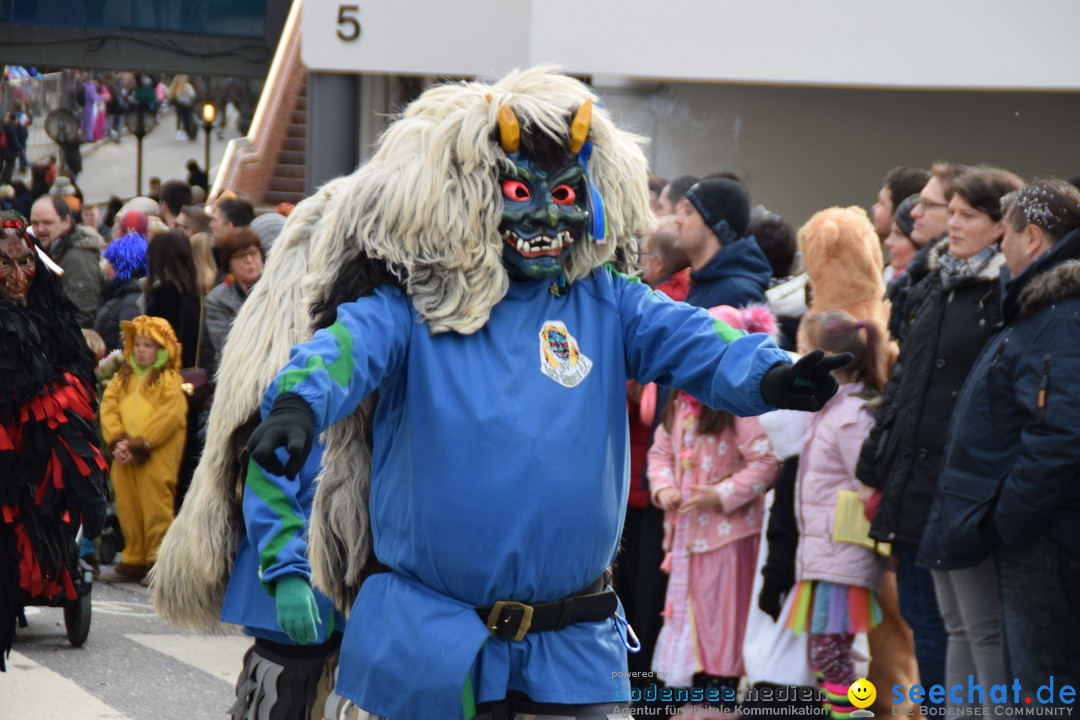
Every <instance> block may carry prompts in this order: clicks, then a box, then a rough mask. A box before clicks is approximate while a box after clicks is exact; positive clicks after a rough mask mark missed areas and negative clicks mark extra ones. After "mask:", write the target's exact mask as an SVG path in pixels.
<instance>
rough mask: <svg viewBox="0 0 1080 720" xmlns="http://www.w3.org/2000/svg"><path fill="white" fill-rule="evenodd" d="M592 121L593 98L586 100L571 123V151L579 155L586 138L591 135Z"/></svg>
mask: <svg viewBox="0 0 1080 720" xmlns="http://www.w3.org/2000/svg"><path fill="white" fill-rule="evenodd" d="M591 122H592V100H591V99H589V100H586V101H585V102H584V103H583V104H582V106H581V107H580V108H578V111H577V113H575V114H574V120H573V122H571V123H570V152H572V153H573V154H575V155H577V154H578V153H579V152H581V148H582V147H583V146H584V145H585V138H587V137H588V136H589V123H591Z"/></svg>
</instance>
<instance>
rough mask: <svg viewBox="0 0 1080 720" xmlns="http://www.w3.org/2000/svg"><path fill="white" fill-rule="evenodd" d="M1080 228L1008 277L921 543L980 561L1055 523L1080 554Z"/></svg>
mask: <svg viewBox="0 0 1080 720" xmlns="http://www.w3.org/2000/svg"><path fill="white" fill-rule="evenodd" d="M1074 258H1080V230H1078V231H1074V232H1072V233H1070V234H1068V235H1067V236H1065V237H1064V238H1062V239H1061V240H1059V241H1058V242H1057V243H1056V244H1055V246H1054V247H1053V248H1052V249H1051V250H1050V251H1049V252H1048V253H1047V254H1046V255H1045V256H1044V257H1042V258H1040V259H1039V260H1037V261H1036V262H1035V263H1034V264H1032V265H1031V266H1029V267H1028V268H1027V269H1026V270H1025V271H1024V272H1022V273H1021V274H1020V275H1019V276H1018V277H1016V278H1015V280H1013V281H1011V282H1009V283H1007V284H1006V286H1005V293H1004V299H1003V303H1002V317H1003V321H1002V325H1001V327H1000V329H999V331H998V332H997V334H996V335H995V336H994V337H993V338H992V339H991V340H990V342H989V343H987V345H986V347H985V348H984V349H983V351H982V353H981V354H980V355H979V359H978V360H977V361H976V363H975V366H974V367H973V368H972V370H971V373H970V374H969V375H968V378H967V381H966V382H965V383H964V388H963V390H962V391H961V393H960V399H959V400H958V402H957V405H956V413H955V415H954V416H953V422H952V425H951V428H950V431H949V442H948V446H947V448H946V451H945V465H944V468H943V470H942V473H941V477H940V479H939V482H938V488H937V492H936V494H935V496H934V501H933V503H932V505H931V508H930V517H929V518H928V520H927V524H926V531H925V532H924V534H923V537H922V544H921V545H920V547H919V562H920V563H921V564H923V565H925V566H927V567H931V568H936V569H950V568H962V567H971V566H974V565H977V564H978V563H980V562H981V561H982V560H983V559H984V558H986V557H987V556H988V555H989V554H990V553H991V552H993V549H994V547H995V546H996V545H997V543H998V542H1005V543H1009V544H1022V543H1025V542H1027V541H1030V540H1032V539H1034V538H1035V537H1037V536H1038V535H1041V534H1042V533H1048V534H1049V535H1050V536H1052V537H1053V538H1054V539H1056V540H1057V541H1058V542H1060V543H1062V544H1063V545H1065V546H1066V547H1067V548H1069V549H1070V550H1071V551H1072V552H1074V553H1077V554H1080V383H1078V382H1077V381H1076V378H1077V377H1078V376H1080V262H1076V261H1075V260H1073V259H1074Z"/></svg>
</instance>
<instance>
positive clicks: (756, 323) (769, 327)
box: [709, 305, 780, 340]
mask: <svg viewBox="0 0 1080 720" xmlns="http://www.w3.org/2000/svg"><path fill="white" fill-rule="evenodd" d="M709 314H710V315H712V316H713V317H714V318H716V319H717V320H719V321H720V322H722V323H727V324H728V325H730V326H731V327H733V328H735V329H736V330H745V331H746V332H751V333H765V334H767V335H769V336H770V337H771V338H772V339H774V340H775V339H776V338H777V337H779V334H780V328H779V327H778V326H777V324H776V318H775V317H774V316H773V314H772V311H770V310H769V308H767V307H765V306H764V305H747V306H746V307H744V308H742V309H739V308H733V307H731V306H730V305H717V306H716V307H714V308H709Z"/></svg>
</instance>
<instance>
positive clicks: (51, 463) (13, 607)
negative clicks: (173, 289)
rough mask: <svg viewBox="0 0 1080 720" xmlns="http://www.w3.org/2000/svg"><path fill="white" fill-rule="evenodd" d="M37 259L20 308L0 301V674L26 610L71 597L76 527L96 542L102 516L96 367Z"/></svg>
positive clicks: (53, 280) (71, 311) (54, 282)
mask: <svg viewBox="0 0 1080 720" xmlns="http://www.w3.org/2000/svg"><path fill="white" fill-rule="evenodd" d="M36 261H37V274H36V277H35V278H34V283H33V286H32V287H31V289H30V292H29V294H28V295H27V304H26V306H25V307H21V306H19V305H17V304H16V303H15V302H14V301H12V300H11V299H10V298H8V297H5V296H0V670H3V669H4V658H5V657H6V656H7V654H8V653H9V652H10V649H11V644H12V641H13V639H14V636H15V624H16V619H17V617H18V616H19V614H20V612H21V610H22V607H23V605H27V604H33V603H34V600H35V599H40V598H44V599H46V600H55V599H57V598H67V599H69V600H74V599H75V598H76V590H75V585H74V582H73V578H72V572H74V571H75V569H76V568H77V564H78V557H77V556H78V548H77V544H76V542H75V537H76V533H77V530H78V527H79V523H80V521H82V523H83V525H84V533H85V535H86V536H87V537H94V536H96V535H97V533H98V532H100V530H101V523H102V521H103V520H104V511H105V498H106V485H105V473H106V471H107V470H106V468H107V466H106V463H105V460H104V458H103V457H102V456H101V451H100V449H99V446H98V436H97V432H96V430H95V427H94V410H95V407H96V404H97V398H96V396H95V394H94V390H93V387H94V385H93V382H92V380H93V359H92V357H91V355H90V353H89V350H88V349H87V346H86V342H85V340H84V339H83V336H82V333H81V331H80V330H79V326H78V324H77V323H76V321H75V306H74V305H72V304H71V302H70V301H69V300H68V299H67V297H66V296H65V295H64V293H63V291H62V289H61V288H60V281H59V279H58V278H57V277H55V276H54V275H53V274H52V273H51V272H49V270H48V269H47V268H46V267H45V266H44V265H43V264H42V262H41V260H40V258H37V260H36Z"/></svg>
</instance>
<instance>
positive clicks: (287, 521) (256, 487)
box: [247, 460, 304, 572]
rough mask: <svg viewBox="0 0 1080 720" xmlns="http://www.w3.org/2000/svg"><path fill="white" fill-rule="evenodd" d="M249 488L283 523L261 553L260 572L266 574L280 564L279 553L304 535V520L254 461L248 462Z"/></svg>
mask: <svg viewBox="0 0 1080 720" xmlns="http://www.w3.org/2000/svg"><path fill="white" fill-rule="evenodd" d="M247 487H248V488H249V489H250V490H251V491H252V492H254V493H255V495H257V496H258V498H259V499H260V500H262V501H263V502H264V503H265V504H266V506H267V507H268V508H270V509H271V510H272V511H273V512H274V514H275V515H277V517H278V521H279V522H280V523H281V527H280V529H278V531H277V532H276V533H274V537H273V538H272V539H271V540H270V542H268V543H267V544H266V547H264V548H263V549H262V550H261V551H259V570H260V571H262V572H265V571H266V569H267V568H269V567H271V566H273V565H274V564H276V563H277V562H278V553H280V552H281V550H282V548H284V547H285V546H286V545H287V544H288V543H289V542H290V541H292V540H294V539H296V538H297V537H299V536H300V534H301V533H303V531H304V519H303V518H302V517H300V516H299V515H297V514H296V513H295V512H293V509H292V504H291V503H290V502H289V498H288V497H286V495H285V493H284V492H282V490H281V488H279V487H278V486H276V485H274V484H273V483H272V482H270V481H269V480H268V479H267V478H266V475H264V474H263V471H262V468H260V467H259V466H258V465H257V464H255V461H253V460H249V461H248V472H247Z"/></svg>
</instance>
